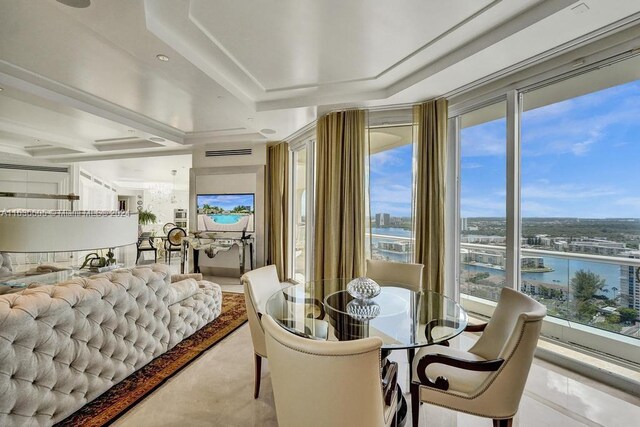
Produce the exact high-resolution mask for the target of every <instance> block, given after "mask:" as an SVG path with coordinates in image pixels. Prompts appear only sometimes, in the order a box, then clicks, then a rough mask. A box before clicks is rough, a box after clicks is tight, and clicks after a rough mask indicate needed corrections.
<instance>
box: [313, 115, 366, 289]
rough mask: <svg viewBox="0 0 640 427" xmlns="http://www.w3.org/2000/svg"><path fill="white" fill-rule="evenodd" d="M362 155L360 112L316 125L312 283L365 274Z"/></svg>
mask: <svg viewBox="0 0 640 427" xmlns="http://www.w3.org/2000/svg"><path fill="white" fill-rule="evenodd" d="M365 155H366V146H365V112H364V111H362V110H350V111H340V112H335V113H330V114H327V115H326V116H323V117H321V118H320V119H319V120H318V125H317V140H316V206H315V219H316V223H315V241H314V249H315V250H314V277H315V280H322V279H335V278H349V277H357V276H361V275H362V274H364V254H365V248H364V246H365V227H364V222H365V200H366V199H365V194H366V188H365V181H364V172H365ZM318 288H320V287H318ZM334 290H335V289H324V293H325V294H327V293H329V292H332V291H334ZM321 296H323V295H318V297H321Z"/></svg>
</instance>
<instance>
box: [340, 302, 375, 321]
mask: <svg viewBox="0 0 640 427" xmlns="http://www.w3.org/2000/svg"><path fill="white" fill-rule="evenodd" d="M347 314H348V315H349V316H351V317H353V318H354V319H356V320H360V321H365V320H371V319H373V318H375V317H376V316H378V315H379V314H380V306H379V305H378V304H376V303H375V302H373V301H371V300H361V299H354V300H351V301H349V302H348V303H347Z"/></svg>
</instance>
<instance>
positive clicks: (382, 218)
mask: <svg viewBox="0 0 640 427" xmlns="http://www.w3.org/2000/svg"><path fill="white" fill-rule="evenodd" d="M390 225H391V215H390V214H388V213H377V214H376V227H388V226H390Z"/></svg>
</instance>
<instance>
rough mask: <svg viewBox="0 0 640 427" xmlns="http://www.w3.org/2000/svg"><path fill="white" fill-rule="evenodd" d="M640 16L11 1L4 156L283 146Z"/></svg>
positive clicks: (600, 7) (294, 2)
mask: <svg viewBox="0 0 640 427" xmlns="http://www.w3.org/2000/svg"><path fill="white" fill-rule="evenodd" d="M639 13H640V0H612V1H609V2H604V1H599V0H584V1H576V0H546V1H541V0H457V1H450V2H443V1H439V0H396V1H393V2H380V1H375V0H350V1H348V2H345V1H340V0H323V1H317V0H263V1H258V2H256V1H237V0H236V1H231V0H108V1H106V0H93V1H92V2H91V6H90V7H88V8H84V9H75V8H71V7H68V6H65V5H62V4H60V3H58V2H57V1H55V0H41V1H38V2H33V1H31V2H29V1H18V0H8V1H2V2H0V87H2V88H4V90H3V91H0V152H2V153H11V154H12V155H22V156H27V157H30V158H37V159H40V160H43V159H44V160H51V161H56V162H71V161H89V160H94V161H96V160H101V159H102V160H104V159H108V158H126V157H139V156H142V155H154V156H155V155H164V156H166V155H175V156H179V155H188V153H189V152H190V150H191V147H192V146H193V145H196V144H214V143H258V142H264V141H267V140H277V139H283V138H286V137H287V136H289V135H291V134H292V133H294V132H295V131H296V130H298V129H300V128H301V127H303V126H305V125H306V124H308V123H310V122H312V121H313V120H315V119H316V115H317V113H318V111H326V110H330V109H332V108H337V107H344V106H375V105H385V104H395V103H407V102H416V101H419V100H423V99H428V98H431V97H434V96H439V95H442V94H444V93H448V92H450V91H452V90H455V89H457V88H460V87H463V86H465V85H467V84H470V83H472V82H475V81H477V80H479V79H482V78H484V77H486V76H489V75H491V74H493V73H496V72H499V71H500V70H503V69H505V68H507V67H509V66H512V65H514V64H517V63H521V62H522V61H526V60H528V59H530V58H532V57H534V56H536V55H540V54H544V53H545V52H549V51H550V50H551V49H554V48H556V47H558V46H563V45H565V44H570V43H572V42H573V41H574V40H576V39H577V38H579V37H581V36H584V35H586V34H589V33H591V32H593V31H596V30H598V29H600V28H603V27H605V26H607V25H611V24H613V23H616V22H618V21H620V20H621V19H625V18H628V17H632V18H633V19H637V18H638V16H635V14H639ZM158 54H164V55H167V56H168V57H169V58H170V59H169V61H168V62H161V61H159V60H158V59H156V55H158ZM152 137H159V138H161V139H162V140H160V142H157V143H156V144H151V143H149V142H148V140H149V138H152ZM100 140H108V141H106V142H102V143H96V141H100ZM136 164H137V163H136V161H134V163H131V164H128V163H123V165H126V166H127V168H129V167H131V168H133V169H139V168H137V167H135V165H136ZM147 166H148V164H147ZM122 172H124V171H122ZM150 180H152V179H150Z"/></svg>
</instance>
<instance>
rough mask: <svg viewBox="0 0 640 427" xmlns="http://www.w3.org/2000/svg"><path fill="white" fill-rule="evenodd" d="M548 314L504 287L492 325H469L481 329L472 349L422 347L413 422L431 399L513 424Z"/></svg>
mask: <svg viewBox="0 0 640 427" xmlns="http://www.w3.org/2000/svg"><path fill="white" fill-rule="evenodd" d="M546 313H547V309H546V307H545V306H543V305H542V304H540V303H539V302H537V301H536V300H534V299H532V298H530V297H528V296H527V295H524V294H522V293H520V292H518V291H515V290H513V289H509V288H503V290H502V293H501V294H500V299H499V301H498V305H497V307H496V309H495V311H494V313H493V316H492V317H491V320H489V323H486V324H483V325H474V326H470V327H467V329H466V330H467V331H471V332H481V331H482V335H481V336H480V338H479V339H478V341H477V342H476V343H475V344H474V345H473V346H472V347H471V348H470V349H469V350H468V351H462V350H457V349H454V348H451V347H448V346H443V345H433V346H430V347H424V348H422V349H421V350H420V351H419V352H418V353H417V354H416V357H415V360H414V362H413V373H412V382H411V409H412V415H413V426H414V427H416V426H417V425H418V415H419V409H420V402H427V403H431V404H433V405H437V406H443V407H446V408H449V409H453V410H458V411H462V412H466V413H468V414H472V415H477V416H480V417H486V418H491V419H493V425H494V426H500V427H503V426H504V427H507V426H509V427H510V426H511V425H512V421H513V417H514V415H515V414H516V412H517V411H518V405H519V404H520V399H521V397H522V392H523V390H524V386H525V383H526V381H527V376H528V375H529V369H530V368H531V362H532V361H533V355H534V353H535V350H536V346H537V344H538V338H539V336H540V329H541V327H542V319H543V318H544V316H545V315H546Z"/></svg>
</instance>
